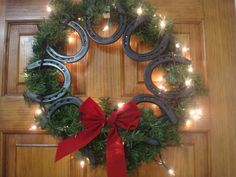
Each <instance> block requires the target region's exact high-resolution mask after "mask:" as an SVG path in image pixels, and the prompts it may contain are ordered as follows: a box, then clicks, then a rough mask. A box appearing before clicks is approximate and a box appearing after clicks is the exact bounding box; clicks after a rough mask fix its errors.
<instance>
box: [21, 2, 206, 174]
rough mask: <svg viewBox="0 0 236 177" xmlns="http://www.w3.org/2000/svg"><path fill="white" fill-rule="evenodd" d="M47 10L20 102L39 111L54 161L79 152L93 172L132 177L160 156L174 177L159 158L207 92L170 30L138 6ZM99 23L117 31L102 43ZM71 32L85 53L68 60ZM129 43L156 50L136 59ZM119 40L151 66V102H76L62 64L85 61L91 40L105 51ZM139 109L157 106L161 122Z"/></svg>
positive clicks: (147, 98) (69, 5)
mask: <svg viewBox="0 0 236 177" xmlns="http://www.w3.org/2000/svg"><path fill="white" fill-rule="evenodd" d="M51 5H52V8H53V11H52V12H51V13H50V16H49V18H48V19H46V20H44V21H43V22H42V23H41V24H40V25H39V26H38V29H39V30H38V32H37V34H36V36H35V41H34V45H33V53H34V55H33V57H32V58H31V59H30V61H29V65H28V66H27V68H26V71H25V72H26V76H27V77H26V78H25V79H26V81H25V83H26V86H27V90H26V92H25V93H24V97H25V100H26V101H27V102H29V103H31V102H37V103H39V104H40V109H41V111H42V113H41V114H38V115H36V116H35V119H36V121H37V122H39V126H40V127H41V128H43V129H46V130H47V131H49V132H50V133H51V134H52V135H54V136H56V137H58V138H60V139H61V142H60V143H59V145H58V150H57V154H56V160H59V159H60V158H62V157H64V156H66V155H68V154H70V153H72V152H74V151H76V150H79V151H78V153H77V154H78V157H79V158H80V159H83V158H86V157H87V158H88V159H89V160H90V164H92V165H93V166H98V165H101V164H105V163H106V165H107V172H108V176H109V177H116V176H117V177H121V176H126V168H127V170H128V171H129V172H131V171H133V170H134V169H136V168H137V167H138V166H139V165H140V164H141V163H142V162H149V161H156V160H157V156H158V155H159V156H160V160H161V163H162V165H163V166H164V167H165V168H166V169H167V170H168V171H169V172H170V173H173V171H172V170H171V168H170V167H169V166H168V165H166V164H165V163H164V161H163V160H162V158H161V154H160V153H161V151H162V150H163V149H164V148H166V147H167V146H169V145H172V144H180V143H181V138H180V128H181V125H182V124H184V123H185V122H186V121H187V120H188V118H189V117H191V116H195V117H196V116H200V115H201V111H200V110H197V109H193V108H196V107H197V105H196V98H197V97H199V96H202V95H203V94H205V92H206V89H205V87H204V84H203V82H202V81H201V78H200V75H199V74H197V73H194V72H193V69H192V66H191V62H190V60H188V59H186V58H184V57H182V56H181V49H183V48H182V46H181V44H180V43H177V42H176V39H175V38H174V36H173V33H172V29H173V23H172V22H171V21H170V20H168V19H165V18H164V17H162V16H160V15H158V14H157V9H156V8H154V7H152V6H151V5H150V4H149V3H147V2H143V1H141V0H138V1H137V0H122V1H121V0H84V1H81V2H80V3H75V2H73V1H72V0H52V1H51ZM104 16H108V19H109V20H108V23H107V25H106V26H105V27H104V29H103V30H104V31H106V30H107V29H109V27H110V26H111V25H112V24H113V23H116V24H117V26H118V27H117V30H116V32H115V33H114V34H113V35H112V36H110V37H101V36H99V35H98V34H97V33H96V32H95V30H94V27H95V26H97V25H98V24H99V23H100V21H101V20H102V19H103V18H104ZM71 29H73V30H74V31H76V32H77V33H78V34H79V35H80V38H81V45H82V47H81V49H80V50H79V51H78V52H77V53H76V54H75V55H74V56H67V55H66V54H65V53H64V50H63V49H64V45H65V43H66V37H67V34H68V33H70V32H71ZM132 35H135V36H137V37H138V38H140V39H141V40H142V41H144V42H145V43H148V44H150V45H151V46H153V50H152V51H150V52H148V53H144V54H139V53H137V52H136V51H134V50H133V49H132V48H131V46H130V40H131V36H132ZM121 37H122V38H123V40H122V46H123V50H124V52H125V54H126V55H127V56H129V57H130V58H131V59H133V60H135V61H138V62H143V61H149V60H150V61H151V62H150V63H149V64H148V66H147V67H146V69H145V74H144V81H145V85H146V87H147V88H148V90H149V91H150V93H151V94H141V95H137V96H135V97H134V98H133V99H132V100H131V101H130V102H129V103H127V104H125V105H124V106H123V107H121V108H119V107H117V106H114V105H112V104H111V101H110V99H109V98H107V97H106V98H100V102H99V105H100V106H98V105H97V103H95V102H94V101H93V100H92V99H91V98H88V99H87V100H85V101H84V102H83V101H82V100H81V99H80V98H76V97H75V96H73V95H72V93H71V91H70V84H71V76H70V73H69V71H68V69H67V67H66V65H65V64H64V63H73V62H79V61H80V60H82V59H83V57H84V56H85V55H86V53H87V52H88V50H89V42H88V41H89V38H90V39H91V40H94V41H95V42H96V43H98V44H101V45H108V44H111V43H114V42H116V41H117V40H118V39H119V38H121ZM55 49H56V50H55ZM155 69H158V70H161V71H163V72H164V73H165V76H164V78H161V79H162V80H163V79H164V80H165V84H166V85H167V89H166V88H163V87H157V86H156V85H155V84H154V81H153V80H152V77H151V75H152V73H153V71H154V70H155ZM58 71H60V73H62V74H63V77H64V81H63V82H62V79H61V75H60V74H59V72H58ZM143 102H149V103H153V104H155V105H156V106H158V107H159V108H160V110H161V113H162V114H160V115H156V114H154V111H153V110H152V109H147V108H138V107H137V106H136V105H137V104H139V103H143ZM190 109H193V111H190ZM117 162H119V164H118V163H117Z"/></svg>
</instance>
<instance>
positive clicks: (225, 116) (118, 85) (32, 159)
mask: <svg viewBox="0 0 236 177" xmlns="http://www.w3.org/2000/svg"><path fill="white" fill-rule="evenodd" d="M148 1H149V2H150V3H152V4H153V5H154V6H156V7H157V8H159V10H160V13H162V14H164V15H166V16H167V17H168V18H170V19H173V20H174V22H175V29H174V32H175V35H176V36H177V38H178V39H179V40H180V41H181V42H182V43H184V44H185V45H186V46H188V47H189V48H190V50H189V51H188V52H187V53H186V55H187V57H189V58H191V60H192V61H193V66H194V68H196V69H197V70H198V71H199V72H200V73H201V75H202V78H203V79H204V81H205V82H206V84H207V86H208V87H209V96H208V97H207V98H203V99H200V100H199V104H200V105H201V106H202V107H203V110H204V117H203V119H202V120H201V121H199V122H196V123H195V124H194V125H192V126H191V127H185V128H183V131H182V132H183V139H184V142H185V145H184V146H181V147H179V146H175V147H169V148H168V149H167V150H166V151H165V152H164V154H165V159H166V161H167V162H168V163H169V164H171V165H172V166H173V167H174V169H175V171H176V176H178V177H222V176H223V177H234V176H235V174H236V169H235V164H236V150H235V149H236V141H235V140H234V139H235V136H236V131H235V128H234V126H235V124H236V119H235V117H236V109H235V108H234V105H235V104H236V94H235V92H234V87H235V86H236V85H235V83H236V82H235V81H236V77H235V76H236V73H235V70H234V68H236V60H235V58H236V55H235V46H236V42H235V41H236V39H235V34H236V33H235V19H236V18H235V6H234V1H233V0H176V1H173V0H158V1H156V0H148ZM47 4H48V1H47V0H41V1H38V0H0V95H1V97H0V167H1V168H0V176H3V177H40V176H45V177H49V176H53V177H68V176H71V177H75V176H78V177H98V176H105V170H104V169H103V168H102V167H101V168H99V169H97V170H92V169H91V168H89V165H86V166H85V168H83V169H82V168H80V165H79V161H77V160H76V159H75V158H74V156H73V155H71V156H70V157H67V158H65V159H63V160H62V161H60V162H59V163H56V164H55V163H54V157H53V156H54V152H55V150H56V140H55V139H54V138H53V137H52V136H50V135H48V134H46V133H45V132H43V131H41V130H32V125H34V121H33V115H34V112H35V110H36V109H37V105H33V106H31V107H28V106H27V105H25V103H24V101H23V97H22V92H23V91H24V88H25V85H24V76H23V75H22V71H23V68H24V67H25V64H26V62H27V59H28V58H29V57H30V55H31V54H32V50H31V45H32V40H33V35H34V34H35V33H36V31H37V24H38V23H39V22H40V21H41V20H42V19H43V18H44V17H46V16H47V15H48V13H47V11H46V5H47ZM133 46H134V47H135V48H136V50H139V51H142V50H145V49H146V47H145V46H143V45H142V44H140V43H139V42H137V41H134V44H133ZM78 47H79V42H75V44H73V45H72V46H71V47H68V50H67V51H68V53H70V52H72V53H73V52H74V51H75V50H76V49H77V48H78ZM146 64H147V63H142V64H140V63H136V62H134V61H132V60H130V59H129V58H128V57H127V56H126V55H125V54H124V53H123V51H122V48H121V40H119V41H118V42H116V43H115V44H112V45H109V46H100V45H97V44H95V43H94V42H92V41H90V51H89V53H88V54H87V56H86V57H85V59H84V60H83V61H82V62H81V63H78V64H73V65H70V66H68V67H69V68H70V70H71V72H72V76H73V85H72V90H73V92H74V93H75V94H76V95H78V96H80V97H81V98H86V97H88V96H90V97H93V98H99V97H101V96H110V97H111V98H112V101H113V102H114V103H117V102H118V101H127V100H129V99H130V98H131V97H132V96H134V95H136V94H138V93H143V92H147V89H146V88H145V86H144V83H143V69H144V66H145V65H146ZM52 169H53V170H52ZM133 176H135V177H167V176H168V174H167V173H166V172H165V171H164V169H163V168H162V167H161V166H159V165H158V164H156V163H150V164H143V165H142V167H141V168H140V169H139V170H137V172H135V174H134V175H133Z"/></svg>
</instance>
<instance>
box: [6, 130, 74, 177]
mask: <svg viewBox="0 0 236 177" xmlns="http://www.w3.org/2000/svg"><path fill="white" fill-rule="evenodd" d="M4 139H5V141H4V142H5V144H4V145H3V148H4V151H5V166H4V168H5V176H7V177H42V176H53V177H61V176H68V177H69V176H70V164H71V163H70V161H71V160H70V157H66V158H64V159H63V160H61V161H59V162H57V163H55V162H54V155H55V152H56V144H55V143H56V141H55V140H54V139H53V138H52V137H51V136H49V135H45V134H38V135H37V134H27V133H26V134H17V133H16V134H15V133H13V134H8V133H6V134H4Z"/></svg>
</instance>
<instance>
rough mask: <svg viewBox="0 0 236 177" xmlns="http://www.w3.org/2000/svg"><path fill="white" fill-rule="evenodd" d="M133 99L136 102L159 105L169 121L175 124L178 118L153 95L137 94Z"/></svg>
mask: <svg viewBox="0 0 236 177" xmlns="http://www.w3.org/2000/svg"><path fill="white" fill-rule="evenodd" d="M133 101H134V102H136V104H139V103H144V102H148V103H153V104H155V105H157V106H159V107H160V109H161V110H162V111H163V112H164V113H166V115H167V117H168V119H169V121H170V122H171V123H173V124H177V122H178V119H177V117H176V115H175V113H174V112H173V111H172V110H171V109H170V108H169V107H168V106H167V105H166V104H165V103H164V102H163V101H162V100H159V99H158V98H157V97H155V96H154V95H149V94H142V95H138V96H135V97H134V98H133Z"/></svg>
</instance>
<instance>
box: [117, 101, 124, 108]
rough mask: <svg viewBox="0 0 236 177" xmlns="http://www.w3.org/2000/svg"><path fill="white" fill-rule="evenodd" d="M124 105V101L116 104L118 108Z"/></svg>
mask: <svg viewBox="0 0 236 177" xmlns="http://www.w3.org/2000/svg"><path fill="white" fill-rule="evenodd" d="M124 105H125V103H123V102H120V103H118V104H117V106H118V108H122V107H123V106H124Z"/></svg>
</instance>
